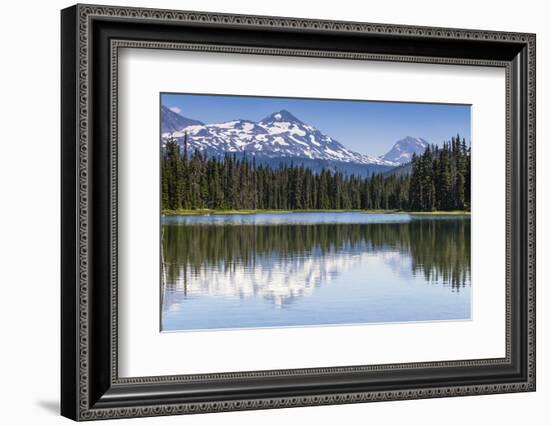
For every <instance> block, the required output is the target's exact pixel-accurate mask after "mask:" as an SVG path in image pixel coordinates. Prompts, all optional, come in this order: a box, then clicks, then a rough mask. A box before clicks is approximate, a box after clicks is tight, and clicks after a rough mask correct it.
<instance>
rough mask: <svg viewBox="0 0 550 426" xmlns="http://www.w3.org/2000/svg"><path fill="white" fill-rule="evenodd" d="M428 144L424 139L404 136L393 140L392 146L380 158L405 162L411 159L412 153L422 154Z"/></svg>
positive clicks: (400, 162)
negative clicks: (395, 140)
mask: <svg viewBox="0 0 550 426" xmlns="http://www.w3.org/2000/svg"><path fill="white" fill-rule="evenodd" d="M429 145H430V144H429V142H428V141H427V140H425V139H422V138H415V137H413V136H405V137H404V138H403V139H400V140H398V141H397V142H395V144H394V145H393V147H392V148H391V149H390V150H389V151H388V152H387V153H386V154H384V155H383V156H382V157H381V158H382V159H383V160H386V161H392V162H395V163H399V164H405V163H408V162H410V161H411V159H412V156H413V154H422V153H423V152H424V151H425V150H426V148H427V147H428V146H429Z"/></svg>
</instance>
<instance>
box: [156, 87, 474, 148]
mask: <svg viewBox="0 0 550 426" xmlns="http://www.w3.org/2000/svg"><path fill="white" fill-rule="evenodd" d="M161 103H162V104H163V105H165V106H167V107H168V108H170V109H172V110H173V111H175V112H177V113H179V114H181V115H183V116H184V117H187V118H192V119H195V120H200V121H202V122H203V123H206V124H211V123H221V122H224V121H230V120H235V119H247V120H251V121H259V120H261V119H262V118H264V117H266V116H268V115H270V114H271V113H273V112H276V111H280V110H281V109H286V110H288V111H289V112H291V113H292V114H293V115H294V116H296V117H297V118H298V119H300V120H301V121H303V122H304V123H306V124H310V125H312V126H314V127H316V128H317V129H319V130H320V131H321V132H323V133H325V134H327V135H328V136H330V137H332V138H334V139H336V140H338V141H339V142H340V143H342V144H343V145H344V146H345V147H346V148H349V149H352V150H354V151H357V152H360V153H362V154H369V155H374V156H378V155H383V154H384V153H386V152H387V151H389V150H390V149H391V147H392V146H393V144H394V143H395V142H396V141H398V140H399V139H402V138H404V137H405V136H413V137H421V138H424V139H426V140H427V141H428V142H430V143H433V144H441V143H442V142H443V141H446V140H449V139H450V138H451V136H454V135H456V134H457V133H459V134H460V135H461V136H464V137H465V138H466V141H467V142H468V143H470V106H469V105H450V104H427V103H426V104H422V103H405V102H379V101H378V102H373V101H345V100H322V99H301V98H272V97H253V96H227V95H188V94H171V93H170V94H168V93H162V94H161Z"/></svg>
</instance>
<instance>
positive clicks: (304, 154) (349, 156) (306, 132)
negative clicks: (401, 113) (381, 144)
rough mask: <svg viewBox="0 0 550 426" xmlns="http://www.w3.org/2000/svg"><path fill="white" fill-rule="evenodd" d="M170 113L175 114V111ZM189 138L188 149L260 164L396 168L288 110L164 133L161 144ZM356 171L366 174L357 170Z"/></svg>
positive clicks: (389, 162)
mask: <svg viewBox="0 0 550 426" xmlns="http://www.w3.org/2000/svg"><path fill="white" fill-rule="evenodd" d="M170 113H172V114H174V113H173V112H172V111H170ZM186 135H187V143H188V149H189V150H191V151H194V150H195V149H199V150H200V151H202V152H206V153H207V154H208V155H218V156H222V155H225V153H226V152H233V153H247V154H248V153H250V154H251V155H254V156H255V157H256V160H257V161H260V162H269V161H271V162H274V161H282V162H287V163H288V162H289V161H294V163H297V162H303V163H304V164H305V165H306V166H310V167H311V166H312V162H315V163H316V164H317V165H319V164H322V166H323V167H329V168H333V169H338V168H340V169H346V170H348V169H349V167H343V166H344V165H346V164H347V165H349V166H354V167H355V169H357V166H381V169H388V168H391V167H395V166H396V165H397V163H395V162H391V161H388V160H385V159H383V158H378V157H373V156H369V155H364V154H359V153H357V152H354V151H351V150H349V149H347V148H346V147H344V145H342V144H341V143H340V142H338V141H337V140H335V139H333V138H331V137H330V136H327V135H325V134H323V133H322V132H321V131H319V130H318V129H316V128H315V127H313V126H311V125H308V124H306V123H304V122H302V121H300V120H299V119H298V118H296V117H295V116H293V115H292V114H291V113H290V112H288V111H286V110H281V111H278V112H275V113H273V114H271V115H269V116H267V117H265V118H264V119H262V120H260V121H258V122H253V121H250V120H233V121H228V122H225V123H216V124H195V125H189V126H185V127H183V128H180V129H179V130H178V131H167V132H163V133H162V142H163V143H165V142H166V141H167V140H168V139H169V138H174V139H175V140H176V141H177V142H178V143H180V144H183V141H184V140H185V136H186ZM314 168H316V167H314ZM369 170H370V173H372V171H374V170H377V171H379V170H378V169H377V168H372V167H371V168H370V169H369ZM348 171H349V170H348ZM350 172H351V171H350ZM354 172H355V173H360V174H363V173H362V172H360V171H358V170H355V171H354Z"/></svg>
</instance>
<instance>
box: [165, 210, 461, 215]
mask: <svg viewBox="0 0 550 426" xmlns="http://www.w3.org/2000/svg"><path fill="white" fill-rule="evenodd" d="M311 212H319V213H348V212H356V213H364V214H381V213H383V214H414V215H451V216H452V215H468V216H469V215H470V214H471V213H470V212H469V211H466V210H452V211H444V210H438V211H425V212H413V211H410V212H409V211H405V210H383V209H380V210H357V209H349V210H344V209H343V210H331V209H322V210H316V209H302V210H270V209H265V210H264V209H256V210H249V209H243V210H213V209H197V210H184V209H180V210H162V211H161V214H162V216H188V215H205V214H212V215H216V214H255V213H311Z"/></svg>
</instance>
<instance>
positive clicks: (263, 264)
mask: <svg viewBox="0 0 550 426" xmlns="http://www.w3.org/2000/svg"><path fill="white" fill-rule="evenodd" d="M262 216H263V217H262ZM375 216H376V217H375ZM162 229H163V247H162V248H163V259H164V262H163V280H164V281H165V282H164V285H163V307H162V309H163V315H162V329H163V330H191V329H210V328H240V327H266V326H269V327H274V326H293V325H320V324H344V323H345V324H349V323H366V322H392V321H423V320H442V319H468V318H469V317H470V299H469V296H470V280H471V277H470V220H469V217H467V216H460V217H455V216H441V217H440V216H409V215H367V214H363V213H345V214H343V213H311V214H307V213H302V214H300V215H294V214H286V215H285V214H271V215H221V216H217V215H215V216H186V217H179V218H166V219H165V220H164V221H163V224H162Z"/></svg>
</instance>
